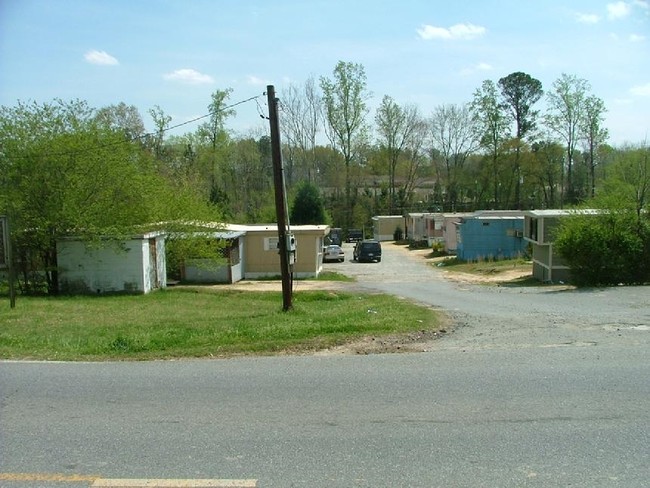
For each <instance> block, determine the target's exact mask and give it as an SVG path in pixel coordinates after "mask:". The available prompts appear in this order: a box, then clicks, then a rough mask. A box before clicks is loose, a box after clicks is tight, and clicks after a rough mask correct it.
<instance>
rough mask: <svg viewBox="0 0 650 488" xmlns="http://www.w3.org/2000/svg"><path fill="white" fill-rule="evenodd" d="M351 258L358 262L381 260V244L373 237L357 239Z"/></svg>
mask: <svg viewBox="0 0 650 488" xmlns="http://www.w3.org/2000/svg"><path fill="white" fill-rule="evenodd" d="M353 258H354V260H355V261H358V262H360V263H361V262H363V261H367V262H369V263H371V262H373V261H377V262H378V263H379V262H381V244H380V243H379V241H375V240H374V239H365V240H363V241H359V242H357V243H356V244H355V246H354V251H353Z"/></svg>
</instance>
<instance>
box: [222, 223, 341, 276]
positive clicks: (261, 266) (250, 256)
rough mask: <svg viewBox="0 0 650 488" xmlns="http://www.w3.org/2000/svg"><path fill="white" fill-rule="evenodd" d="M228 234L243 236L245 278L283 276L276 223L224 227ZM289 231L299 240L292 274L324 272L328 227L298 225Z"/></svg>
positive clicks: (304, 274) (314, 274)
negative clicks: (237, 233) (236, 233)
mask: <svg viewBox="0 0 650 488" xmlns="http://www.w3.org/2000/svg"><path fill="white" fill-rule="evenodd" d="M225 227H226V228H227V229H228V230H229V231H233V232H242V233H244V234H245V235H244V237H243V239H244V246H243V259H242V263H243V270H244V278H246V279H258V278H268V277H276V276H280V274H281V270H280V255H279V251H278V227H277V224H258V225H235V224H229V225H226V226H225ZM290 232H291V233H292V234H294V235H295V237H296V255H295V263H294V265H293V274H294V276H295V277H296V278H315V277H317V276H318V275H319V274H320V272H321V271H322V269H323V247H324V245H325V236H326V235H327V233H328V232H329V226H327V225H295V226H292V227H291V229H290Z"/></svg>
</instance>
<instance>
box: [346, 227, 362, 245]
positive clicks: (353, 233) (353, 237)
mask: <svg viewBox="0 0 650 488" xmlns="http://www.w3.org/2000/svg"><path fill="white" fill-rule="evenodd" d="M361 240H363V231H362V230H361V229H348V239H347V241H348V242H359V241H361Z"/></svg>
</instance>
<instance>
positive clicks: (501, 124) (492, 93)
mask: <svg viewBox="0 0 650 488" xmlns="http://www.w3.org/2000/svg"><path fill="white" fill-rule="evenodd" d="M471 109H472V113H473V117H474V120H475V121H476V123H477V124H478V130H479V131H480V132H479V134H480V143H481V147H482V148H483V149H484V150H485V151H486V152H487V161H488V169H487V173H488V174H489V175H490V180H491V190H492V191H491V193H492V198H493V200H494V208H500V192H501V185H500V183H501V172H502V171H503V168H502V165H503V144H504V143H505V141H506V140H507V138H508V137H509V133H508V129H509V127H510V124H511V121H512V119H511V117H510V116H509V114H508V112H507V111H506V107H505V106H504V105H503V104H502V103H501V102H500V101H499V94H498V92H497V87H496V85H495V84H494V82H493V81H492V80H485V81H484V82H483V84H482V85H481V88H479V89H477V90H476V92H474V99H473V101H472V104H471Z"/></svg>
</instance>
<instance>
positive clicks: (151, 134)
mask: <svg viewBox="0 0 650 488" xmlns="http://www.w3.org/2000/svg"><path fill="white" fill-rule="evenodd" d="M261 96H262V95H255V96H254V97H250V98H247V99H245V100H240V101H239V102H235V103H233V104H231V105H228V106H226V107H222V108H220V109H219V110H215V111H212V112H208V113H207V114H205V115H201V116H199V117H195V118H193V119H191V120H187V121H185V122H181V123H180V124H176V125H172V126H170V127H165V128H164V129H161V130H160V131H156V132H146V133H144V134H141V135H139V136H135V137H131V138H129V139H125V140H121V141H116V142H111V143H106V144H98V145H94V146H92V147H87V148H84V149H77V150H73V151H63V152H59V153H48V154H47V156H49V157H52V156H56V157H59V156H68V155H73V154H83V153H86V152H90V151H95V150H97V149H107V148H109V147H114V146H119V145H122V144H130V143H133V142H136V141H139V140H142V139H146V138H149V137H155V136H157V135H159V134H160V133H164V132H168V131H170V130H174V129H178V128H179V127H183V126H185V125H189V124H192V123H194V122H198V121H199V120H202V119H205V118H208V117H211V116H212V115H216V114H218V113H221V112H225V111H226V110H230V109H232V108H235V107H237V106H239V105H243V104H244V103H248V102H250V101H253V100H256V101H257V99H258V98H260V97H261ZM257 103H258V107H259V102H257ZM13 158H15V159H27V158H28V156H26V155H23V156H13Z"/></svg>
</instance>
